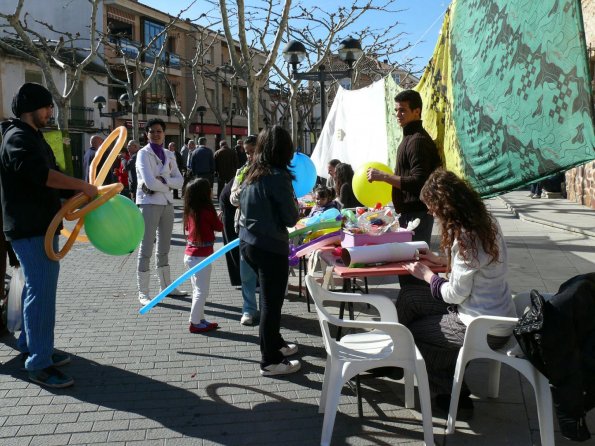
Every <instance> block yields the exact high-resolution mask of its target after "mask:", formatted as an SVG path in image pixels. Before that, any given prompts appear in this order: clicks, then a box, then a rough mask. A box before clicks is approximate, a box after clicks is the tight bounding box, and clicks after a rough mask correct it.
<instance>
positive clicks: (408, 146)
mask: <svg viewBox="0 0 595 446" xmlns="http://www.w3.org/2000/svg"><path fill="white" fill-rule="evenodd" d="M421 109H422V100H421V96H420V95H419V93H418V92H417V91H414V90H404V91H402V92H400V93H399V94H397V95H396V96H395V112H396V114H397V121H398V122H399V125H400V126H401V128H402V129H403V141H402V142H401V144H400V145H399V148H398V150H397V165H396V167H395V172H394V175H390V174H387V173H385V172H381V171H379V170H377V169H372V168H370V169H368V181H370V182H372V181H384V182H385V183H388V184H390V185H391V186H392V187H393V192H392V199H393V204H394V206H395V210H396V211H397V212H398V213H400V214H401V217H400V218H399V224H400V225H401V226H402V227H406V226H407V224H408V223H409V222H410V221H413V220H415V219H416V218H419V220H420V224H419V226H418V227H417V228H416V229H415V235H414V237H413V240H419V241H421V240H423V241H425V242H426V243H428V245H429V244H430V239H431V238H432V226H433V225H434V217H433V216H432V215H429V214H428V208H427V207H426V205H425V204H424V203H422V201H421V200H420V199H419V193H420V191H421V188H422V186H423V185H424V183H425V182H426V180H427V179H428V177H429V176H430V174H431V173H432V172H433V171H434V170H435V169H436V168H437V167H439V166H440V165H441V164H442V161H441V159H440V155H439V154H438V149H437V148H436V144H434V141H433V140H432V137H431V136H430V135H429V134H428V132H426V131H425V129H424V128H423V125H422V120H421Z"/></svg>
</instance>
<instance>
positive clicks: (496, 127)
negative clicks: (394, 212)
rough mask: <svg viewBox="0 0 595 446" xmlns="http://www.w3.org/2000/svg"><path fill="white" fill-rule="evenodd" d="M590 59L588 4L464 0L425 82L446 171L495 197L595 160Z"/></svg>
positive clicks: (452, 14)
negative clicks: (584, 9) (583, 10)
mask: <svg viewBox="0 0 595 446" xmlns="http://www.w3.org/2000/svg"><path fill="white" fill-rule="evenodd" d="M586 55H587V51H586V46H585V40H584V32H583V23H582V17H581V6H580V1H579V0H541V1H531V0H526V1H513V2H511V1H509V0H455V1H454V2H453V3H452V5H451V8H450V11H449V13H447V17H446V19H445V24H444V27H443V29H442V35H441V37H440V41H439V42H438V44H437V46H436V50H435V53H434V56H433V58H432V61H431V62H430V64H429V66H428V68H427V69H426V72H425V73H424V76H423V77H422V80H421V81H420V84H419V85H418V86H417V87H416V89H417V90H418V91H420V93H421V94H422V97H423V98H424V111H423V118H424V123H426V122H427V123H428V125H427V127H429V128H428V131H429V132H430V133H431V134H432V135H433V136H434V137H435V138H436V139H437V143H438V145H439V147H441V148H442V149H443V153H444V157H445V162H446V167H447V168H448V169H450V170H453V171H455V172H457V173H458V174H459V175H461V176H463V177H465V178H467V179H468V180H469V181H470V182H471V184H472V185H473V186H474V187H475V188H476V189H477V190H478V191H479V192H480V194H481V195H482V196H484V197H487V196H491V195H496V194H499V193H503V192H506V191H509V190H512V189H515V188H516V187H519V186H522V185H525V184H528V183H530V182H533V181H535V180H538V179H541V178H545V177H547V176H549V175H552V174H554V173H557V172H561V171H565V170H567V169H569V168H571V167H573V166H576V165H579V164H583V163H586V162H588V161H591V160H593V159H595V132H594V126H593V122H594V121H593V108H592V104H593V98H592V91H591V86H590V82H591V80H590V77H589V71H588V63H587V56H586ZM429 99H430V100H429Z"/></svg>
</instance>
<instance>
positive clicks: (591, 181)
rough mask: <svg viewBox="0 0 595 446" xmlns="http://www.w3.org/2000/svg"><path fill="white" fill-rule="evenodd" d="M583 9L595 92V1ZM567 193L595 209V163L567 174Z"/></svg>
mask: <svg viewBox="0 0 595 446" xmlns="http://www.w3.org/2000/svg"><path fill="white" fill-rule="evenodd" d="M582 8H583V22H584V25H585V39H586V43H587V52H588V57H589V66H590V70H591V90H592V91H595V0H582ZM593 106H594V107H595V104H593ZM593 150H595V147H594V148H593ZM566 193H567V196H568V199H569V200H572V201H574V202H576V203H580V204H583V205H585V206H588V207H590V208H591V209H595V161H591V162H590V163H586V164H583V165H582V166H578V167H575V168H574V169H570V170H568V171H567V172H566Z"/></svg>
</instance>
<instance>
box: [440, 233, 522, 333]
mask: <svg viewBox="0 0 595 446" xmlns="http://www.w3.org/2000/svg"><path fill="white" fill-rule="evenodd" d="M496 224H497V225H498V236H497V243H498V250H499V253H500V256H499V258H498V260H497V261H495V262H491V263H490V261H491V258H490V256H489V255H488V254H487V253H486V252H485V251H484V250H483V246H482V245H481V243H479V242H478V243H477V258H475V259H472V260H471V261H470V262H465V260H463V257H462V256H461V254H460V253H459V250H460V248H459V242H458V240H455V242H454V244H453V246H452V254H451V255H452V265H451V271H450V275H449V277H448V282H445V283H443V284H442V285H441V286H440V294H441V295H442V299H443V300H444V302H446V303H448V304H456V305H457V309H458V312H459V317H460V318H461V321H463V323H464V324H465V325H469V324H470V323H471V321H472V320H473V319H475V318H476V317H478V316H482V315H483V316H504V317H516V310H515V308H514V304H513V302H512V297H511V292H510V288H509V286H508V282H507V281H506V276H507V274H508V253H507V251H506V242H505V241H504V237H503V236H502V230H501V229H500V225H499V224H498V222H496ZM463 236H464V237H465V236H466V235H463ZM490 334H492V335H495V336H508V335H510V328H503V327H495V328H494V329H493V330H492V331H490Z"/></svg>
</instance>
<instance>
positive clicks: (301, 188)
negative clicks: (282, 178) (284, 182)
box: [289, 152, 316, 198]
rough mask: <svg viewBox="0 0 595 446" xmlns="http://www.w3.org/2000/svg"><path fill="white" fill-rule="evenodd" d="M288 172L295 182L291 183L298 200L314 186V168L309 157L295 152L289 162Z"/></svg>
mask: <svg viewBox="0 0 595 446" xmlns="http://www.w3.org/2000/svg"><path fill="white" fill-rule="evenodd" d="M289 170H290V171H291V172H293V174H294V175H295V180H293V181H292V183H293V190H294V191H295V195H296V197H298V198H300V197H303V196H304V195H306V194H309V193H310V192H312V189H314V185H315V184H316V166H314V163H313V162H312V160H311V159H310V157H308V156H307V155H304V154H303V153H300V152H296V153H295V154H294V155H293V158H292V160H291V165H290V166H289Z"/></svg>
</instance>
